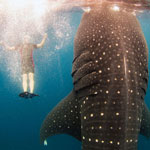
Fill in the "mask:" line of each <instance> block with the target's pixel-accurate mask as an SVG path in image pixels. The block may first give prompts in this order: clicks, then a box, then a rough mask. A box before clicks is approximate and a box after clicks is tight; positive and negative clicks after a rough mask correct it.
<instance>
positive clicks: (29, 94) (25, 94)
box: [19, 92, 39, 99]
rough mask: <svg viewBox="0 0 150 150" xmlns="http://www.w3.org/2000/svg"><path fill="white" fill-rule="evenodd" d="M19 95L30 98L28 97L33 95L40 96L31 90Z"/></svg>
mask: <svg viewBox="0 0 150 150" xmlns="http://www.w3.org/2000/svg"><path fill="white" fill-rule="evenodd" d="M19 96H20V97H22V98H26V99H28V98H33V97H35V96H39V95H37V94H34V93H29V92H23V93H20V94H19Z"/></svg>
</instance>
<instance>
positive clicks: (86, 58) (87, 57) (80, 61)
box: [72, 51, 92, 76]
mask: <svg viewBox="0 0 150 150" xmlns="http://www.w3.org/2000/svg"><path fill="white" fill-rule="evenodd" d="M90 61H92V59H91V54H90V52H89V51H88V52H84V53H82V54H80V55H78V56H77V57H75V59H74V61H73V68H72V76H73V75H74V74H75V73H76V71H77V70H78V68H80V67H81V66H83V65H84V64H87V63H88V62H90Z"/></svg>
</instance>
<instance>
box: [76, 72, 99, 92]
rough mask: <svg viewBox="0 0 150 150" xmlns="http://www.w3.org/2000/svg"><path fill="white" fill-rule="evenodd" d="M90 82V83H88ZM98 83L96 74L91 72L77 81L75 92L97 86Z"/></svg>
mask: <svg viewBox="0 0 150 150" xmlns="http://www.w3.org/2000/svg"><path fill="white" fill-rule="evenodd" d="M88 81H90V82H88ZM98 82H99V79H98V75H97V72H92V73H90V74H87V75H86V76H84V77H82V78H81V79H80V80H78V81H77V82H76V83H74V85H75V90H76V91H77V90H80V89H82V88H84V87H87V86H90V85H93V84H97V83H98Z"/></svg>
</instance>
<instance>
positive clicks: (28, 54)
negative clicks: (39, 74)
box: [15, 43, 37, 74]
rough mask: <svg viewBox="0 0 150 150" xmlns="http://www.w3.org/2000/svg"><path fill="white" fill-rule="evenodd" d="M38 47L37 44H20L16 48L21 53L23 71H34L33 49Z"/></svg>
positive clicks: (25, 72) (23, 72)
mask: <svg viewBox="0 0 150 150" xmlns="http://www.w3.org/2000/svg"><path fill="white" fill-rule="evenodd" d="M35 48H37V45H36V44H32V43H27V44H19V45H17V46H16V47H15V49H17V50H19V51H20V55H21V73H22V74H28V73H34V61H33V50H34V49H35Z"/></svg>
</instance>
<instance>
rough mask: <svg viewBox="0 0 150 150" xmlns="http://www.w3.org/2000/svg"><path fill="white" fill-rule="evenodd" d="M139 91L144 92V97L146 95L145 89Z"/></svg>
mask: <svg viewBox="0 0 150 150" xmlns="http://www.w3.org/2000/svg"><path fill="white" fill-rule="evenodd" d="M141 90H142V91H143V92H144V96H145V95H146V89H145V88H141Z"/></svg>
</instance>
